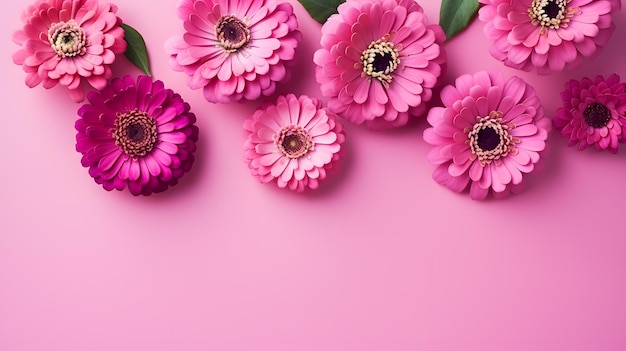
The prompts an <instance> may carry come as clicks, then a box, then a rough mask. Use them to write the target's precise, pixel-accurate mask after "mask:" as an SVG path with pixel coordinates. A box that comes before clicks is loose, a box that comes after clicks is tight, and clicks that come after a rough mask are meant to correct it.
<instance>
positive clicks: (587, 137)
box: [553, 74, 626, 153]
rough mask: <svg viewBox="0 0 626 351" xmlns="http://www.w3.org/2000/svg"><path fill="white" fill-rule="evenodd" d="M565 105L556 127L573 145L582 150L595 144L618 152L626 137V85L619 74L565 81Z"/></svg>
mask: <svg viewBox="0 0 626 351" xmlns="http://www.w3.org/2000/svg"><path fill="white" fill-rule="evenodd" d="M561 98H562V99H563V106H562V107H560V108H559V109H558V111H557V115H556V117H555V118H554V120H553V124H554V127H555V128H557V129H558V130H560V132H561V135H562V136H563V137H565V138H568V139H569V143H568V145H569V146H575V145H578V149H579V150H583V149H585V148H587V147H588V146H595V148H596V149H598V150H608V151H610V152H612V153H616V152H617V146H618V142H619V141H623V138H624V123H626V115H625V114H626V84H624V83H622V82H620V78H619V76H618V75H617V74H613V75H611V76H609V78H608V79H606V80H605V79H604V77H603V76H597V77H596V79H594V80H592V79H591V78H587V77H585V78H583V79H582V80H581V81H577V80H574V79H572V80H570V81H569V82H567V83H565V90H564V91H563V92H562V93H561Z"/></svg>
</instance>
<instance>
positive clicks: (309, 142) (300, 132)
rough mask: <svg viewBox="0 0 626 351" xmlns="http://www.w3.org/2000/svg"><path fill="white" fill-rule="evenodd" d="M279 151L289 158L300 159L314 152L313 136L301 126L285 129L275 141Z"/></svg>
mask: <svg viewBox="0 0 626 351" xmlns="http://www.w3.org/2000/svg"><path fill="white" fill-rule="evenodd" d="M275 145H276V147H278V150H280V152H282V153H283V155H285V156H286V157H288V158H292V159H295V158H300V157H302V156H304V155H306V153H307V152H309V151H310V150H313V148H314V143H313V138H311V135H309V133H308V132H307V131H306V130H304V128H302V127H300V126H287V127H283V128H282V129H281V130H280V132H279V133H278V137H277V138H276V139H275Z"/></svg>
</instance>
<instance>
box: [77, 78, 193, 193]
mask: <svg viewBox="0 0 626 351" xmlns="http://www.w3.org/2000/svg"><path fill="white" fill-rule="evenodd" d="M87 99H88V100H89V103H87V104H85V105H83V106H82V107H81V108H80V109H79V110H78V114H79V115H80V119H78V120H77V121H76V130H77V131H78V133H77V134H76V150H77V151H78V152H80V153H82V154H83V157H82V160H81V162H82V165H83V166H84V167H88V168H89V174H90V175H91V176H92V177H93V178H94V179H95V181H96V183H98V184H102V186H103V187H104V189H106V190H109V191H110V190H113V189H117V190H123V189H125V188H128V190H129V191H130V192H131V193H132V194H133V195H140V194H141V195H150V194H151V193H153V192H161V191H164V190H166V189H167V188H168V187H169V186H172V185H175V184H177V183H178V179H179V178H180V177H182V176H183V174H184V173H185V172H188V171H189V170H190V169H191V166H192V164H193V162H194V156H193V153H194V151H195V150H196V141H197V140H198V128H197V127H196V126H195V125H194V123H195V121H196V117H195V115H194V114H193V113H191V112H190V111H189V110H190V107H189V104H187V103H186V102H184V101H183V99H182V98H181V96H180V95H178V94H176V93H174V92H173V91H172V90H170V89H165V88H164V86H163V82H161V81H158V80H157V81H154V82H153V81H152V79H151V78H149V77H146V76H140V77H139V78H138V79H137V82H136V83H135V81H134V80H133V78H131V77H130V76H126V77H124V78H123V79H119V78H115V79H113V80H112V82H111V84H110V85H108V86H106V87H105V89H104V90H102V91H101V92H99V93H98V92H90V93H89V94H88V95H87Z"/></svg>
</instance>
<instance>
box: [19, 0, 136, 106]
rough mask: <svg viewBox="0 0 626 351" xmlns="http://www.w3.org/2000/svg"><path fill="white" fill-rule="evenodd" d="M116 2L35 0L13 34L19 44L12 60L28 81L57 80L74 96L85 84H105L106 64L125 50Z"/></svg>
mask: <svg viewBox="0 0 626 351" xmlns="http://www.w3.org/2000/svg"><path fill="white" fill-rule="evenodd" d="M116 12H117V7H116V6H115V5H113V4H111V3H108V2H106V1H97V0H37V1H36V2H35V4H33V5H31V6H29V7H28V8H27V9H26V10H25V11H24V13H23V14H22V20H23V21H24V23H25V24H24V28H23V29H21V30H19V31H17V32H15V33H14V34H13V41H14V42H15V43H17V44H18V45H20V46H21V48H20V50H19V51H17V52H16V53H15V54H14V55H13V62H15V63H16V64H18V65H22V67H23V69H24V71H25V72H26V85H28V86H29V87H31V88H32V87H35V86H37V85H39V84H42V85H43V87H44V88H46V89H49V88H52V87H54V86H56V85H57V84H61V85H62V86H65V87H67V88H68V89H69V93H70V96H71V97H72V99H73V100H74V101H77V102H80V101H82V100H84V98H85V93H84V91H83V86H82V85H84V84H81V83H83V82H84V81H87V82H88V83H89V84H90V85H91V86H92V87H94V88H95V89H98V90H100V89H103V88H104V87H105V86H106V84H107V80H108V79H109V78H111V68H110V65H111V64H112V63H113V62H114V61H115V58H116V55H118V54H120V53H123V52H124V51H125V50H126V41H124V30H123V29H122V27H120V24H121V23H122V21H121V19H120V18H119V17H117V15H116V14H115V13H116Z"/></svg>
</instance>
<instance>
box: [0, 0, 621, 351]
mask: <svg viewBox="0 0 626 351" xmlns="http://www.w3.org/2000/svg"><path fill="white" fill-rule="evenodd" d="M114 2H115V3H116V4H117V5H118V7H119V11H118V15H119V16H120V17H121V18H122V19H123V21H124V22H125V23H128V24H130V25H132V26H133V27H135V28H136V29H138V31H139V32H140V33H142V35H143V36H144V38H145V40H146V44H147V47H148V52H149V54H150V58H151V67H152V72H153V76H154V78H155V79H159V80H162V81H163V82H164V83H165V86H166V88H169V89H173V90H174V91H176V92H177V93H179V94H181V95H182V97H183V99H184V100H185V101H187V102H188V103H189V104H190V105H191V111H192V112H193V113H195V114H196V116H197V123H196V125H197V126H198V128H199V139H198V143H197V146H198V150H197V152H196V154H195V156H196V161H195V163H194V165H193V168H192V169H191V171H190V172H189V173H187V174H185V175H184V176H183V177H182V179H181V181H180V183H179V184H178V185H176V186H174V187H172V188H170V189H168V190H167V191H166V192H164V193H160V194H154V195H152V196H148V197H144V196H139V197H134V196H132V195H130V193H129V192H127V191H125V192H118V191H113V192H107V191H105V190H103V189H102V187H101V186H100V185H98V184H96V183H95V182H94V180H93V179H92V178H91V177H90V176H89V174H88V170H87V169H86V168H83V167H82V166H81V163H80V159H81V155H80V154H79V153H78V152H76V150H75V147H76V130H75V128H74V123H75V121H76V119H77V118H78V115H77V110H78V108H79V107H80V104H77V103H74V102H73V101H72V99H71V98H70V97H69V96H68V95H67V93H66V91H65V90H63V89H61V88H60V87H59V88H55V89H52V90H45V89H43V88H42V87H41V86H39V87H36V88H34V89H29V88H27V86H26V85H25V84H24V78H25V74H24V72H23V71H22V69H21V67H19V66H17V65H14V64H13V62H12V60H11V54H12V53H13V52H15V51H16V50H17V49H18V47H17V45H15V44H14V43H13V42H12V41H11V35H12V33H13V32H14V31H15V30H18V29H20V28H21V26H22V23H21V21H20V13H21V12H22V10H23V9H24V8H25V7H26V6H28V4H29V1H22V2H16V1H12V2H7V3H5V4H4V6H3V10H2V12H0V37H1V42H0V45H1V47H2V50H1V52H2V55H1V56H0V67H1V68H0V69H1V72H2V77H3V78H2V80H1V82H0V86H1V88H2V94H0V106H2V108H3V113H2V116H3V118H2V124H1V126H2V131H3V132H2V137H1V138H0V153H1V156H2V166H1V168H0V184H2V187H1V188H0V204H1V206H2V211H0V350H2V351H27V350H28V351H31V350H44V351H56V350H63V351H88V350H116V351H138V350H150V351H164V350H185V351H195V350H198V351H200V350H203V351H204V350H219V351H240V350H241V351H243V350H255V351H262V350H268V351H269V350H271V351H283V350H285V351H287V350H288V351H313V350H315V351H317V350H324V351H339V350H341V351H344V350H345V351H352V350H354V351H369V350H372V351H374V350H376V351H380V350H388V351H396V350H397V351H404V350H406V351H408V350H424V351H444V350H446V351H447V350H449V351H457V350H464V351H479V350H480V351H492V350H493V351H496V350H497V351H502V350H513V351H518V350H519V351H522V350H524V351H526V350H535V351H537V350H539V351H543V350H546V351H548V350H549V351H552V350H568V351H578V350H594V351H595V350H610V351H618V350H626V272H624V267H626V230H625V228H626V225H625V224H624V223H625V222H624V213H625V212H624V208H625V207H624V204H623V203H624V202H623V199H622V197H624V196H626V177H625V174H626V147H624V146H626V145H620V150H619V152H618V153H617V154H615V155H613V154H610V153H608V152H596V151H595V150H592V149H587V150H584V151H578V150H577V149H576V148H568V147H567V146H566V145H567V140H566V139H564V138H562V137H561V136H559V135H558V133H557V132H555V131H552V132H551V133H550V136H549V138H548V145H549V153H548V155H547V157H546V158H545V163H544V167H543V170H542V172H540V173H533V174H531V175H529V176H528V178H527V179H528V187H527V188H526V190H525V191H524V192H523V193H521V194H514V195H512V196H511V197H509V198H508V199H505V200H487V201H484V202H479V201H474V200H472V199H470V197H469V195H468V194H467V193H463V194H456V193H453V192H451V191H450V190H448V189H447V188H445V187H443V186H441V185H439V184H437V183H436V182H435V181H433V180H432V177H431V174H432V172H433V170H434V168H435V166H433V165H431V164H430V163H428V162H427V154H428V151H429V150H430V145H428V144H427V143H426V142H425V141H424V140H423V138H422V133H423V131H424V129H425V128H426V127H427V126H428V124H427V123H426V120H425V118H421V119H416V120H415V121H414V122H412V123H410V124H409V125H408V126H407V127H404V128H401V129H398V130H392V131H382V132H380V131H378V132H377V131H371V130H368V129H367V128H366V127H365V126H357V125H352V124H350V123H348V122H345V121H342V122H343V125H344V130H345V133H346V141H345V143H344V144H343V147H345V154H344V155H343V156H342V160H341V164H340V171H339V172H338V173H336V174H332V175H330V176H329V177H328V179H326V180H325V181H324V182H322V183H321V184H320V187H319V189H317V190H316V191H310V192H305V193H302V194H299V193H295V192H292V191H289V190H287V189H279V188H278V187H276V186H275V185H274V184H261V183H259V182H258V180H257V179H256V178H255V177H253V176H252V175H251V174H250V171H249V170H248V166H247V165H246V163H245V162H244V156H243V143H244V129H243V122H244V120H245V119H246V118H247V117H249V116H250V115H252V113H253V112H254V111H255V109H256V108H257V107H258V106H260V104H261V101H255V102H247V103H244V104H241V103H230V104H212V103H208V102H207V101H206V100H205V99H204V97H203V96H202V92H201V91H200V90H191V89H189V88H188V87H187V85H186V82H185V79H186V77H185V74H184V73H182V72H175V71H173V70H172V69H171V68H170V66H169V64H168V55H167V53H166V52H165V49H164V43H165V42H166V40H167V39H169V38H171V37H172V36H174V35H176V34H180V33H181V31H182V30H183V28H182V22H181V21H180V20H179V19H178V18H177V17H176V14H175V9H176V2H175V1H145V0H142V1H137V0H135V1H130V0H115V1H114ZM290 3H292V4H293V6H294V8H295V13H296V16H297V18H298V22H299V26H300V30H301V32H302V34H303V40H302V42H301V43H300V46H299V47H298V53H297V57H296V61H297V63H296V65H295V67H294V69H293V72H294V74H293V78H292V80H291V81H290V82H289V83H287V84H281V85H279V86H278V88H277V93H278V94H287V93H294V94H296V95H301V94H306V95H309V96H312V97H316V98H318V99H320V100H321V101H326V100H324V98H323V97H322V95H321V92H320V89H319V84H318V83H317V82H316V81H315V72H314V71H315V64H314V63H313V53H314V52H315V50H317V49H318V48H319V40H320V36H321V25H320V24H319V23H317V22H315V21H313V20H312V19H311V18H310V17H309V16H308V14H307V13H306V11H305V10H304V8H303V7H302V6H301V5H300V4H299V3H297V2H296V1H295V0H291V1H290ZM420 4H421V5H422V6H423V7H424V10H425V13H426V14H427V15H428V17H429V19H430V21H431V22H437V20H438V15H439V6H440V1H439V0H432V1H431V0H423V1H420ZM614 21H615V23H616V26H617V28H616V31H615V33H614V35H613V37H612V38H611V40H610V42H609V43H608V45H607V46H606V48H605V49H604V51H603V52H602V54H601V55H600V56H599V57H598V58H597V59H595V60H592V61H585V62H584V63H583V64H582V65H581V66H580V67H579V68H577V69H575V70H574V71H567V70H566V71H563V72H560V73H553V74H551V75H548V76H539V75H537V73H535V72H528V73H527V72H521V71H516V70H513V69H510V68H506V67H505V66H504V65H503V64H502V63H500V62H498V61H497V60H495V59H494V58H492V57H491V56H490V55H489V45H490V42H489V41H488V40H487V39H486V38H485V36H484V34H483V27H484V24H483V23H481V22H479V21H478V20H476V21H474V22H473V23H472V24H471V25H470V27H469V28H468V29H467V30H466V31H465V32H463V33H461V34H460V35H459V36H458V37H456V38H454V39H452V40H451V41H449V42H447V43H446V44H445V45H444V46H445V48H446V49H447V52H448V71H447V74H446V76H445V77H444V79H443V82H444V84H451V83H453V82H454V79H455V78H456V77H457V76H459V75H461V74H466V73H474V72H476V71H480V70H502V71H503V72H504V75H505V77H507V78H508V77H511V76H513V75H517V76H519V77H521V78H523V79H524V80H526V81H527V82H528V83H529V84H531V85H532V86H534V88H535V89H536V90H537V93H538V95H539V97H540V99H541V101H542V103H543V105H544V107H545V112H546V115H547V116H548V117H549V118H553V117H554V116H555V114H556V110H557V108H558V107H559V106H560V105H561V98H560V92H561V91H562V90H563V88H564V84H565V82H566V81H568V80H569V79H572V78H575V79H581V78H582V77H584V76H590V77H595V76H596V75H598V74H602V75H604V76H605V77H607V76H609V75H610V74H611V73H617V74H619V75H620V76H621V77H622V79H623V80H624V79H626V66H624V62H626V50H624V48H623V43H624V42H625V41H626V13H625V12H619V13H617V14H615V16H614ZM113 71H114V76H118V77H121V76H123V75H126V74H130V75H133V76H137V75H139V74H140V72H139V70H137V69H136V68H135V67H134V66H132V65H131V64H130V63H128V61H127V60H126V59H125V58H124V57H122V56H120V57H119V59H118V61H117V62H116V63H115V64H114V65H113ZM276 96H277V95H276V94H275V95H273V96H271V97H269V98H266V99H265V100H264V101H270V102H274V101H275V100H276Z"/></svg>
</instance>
